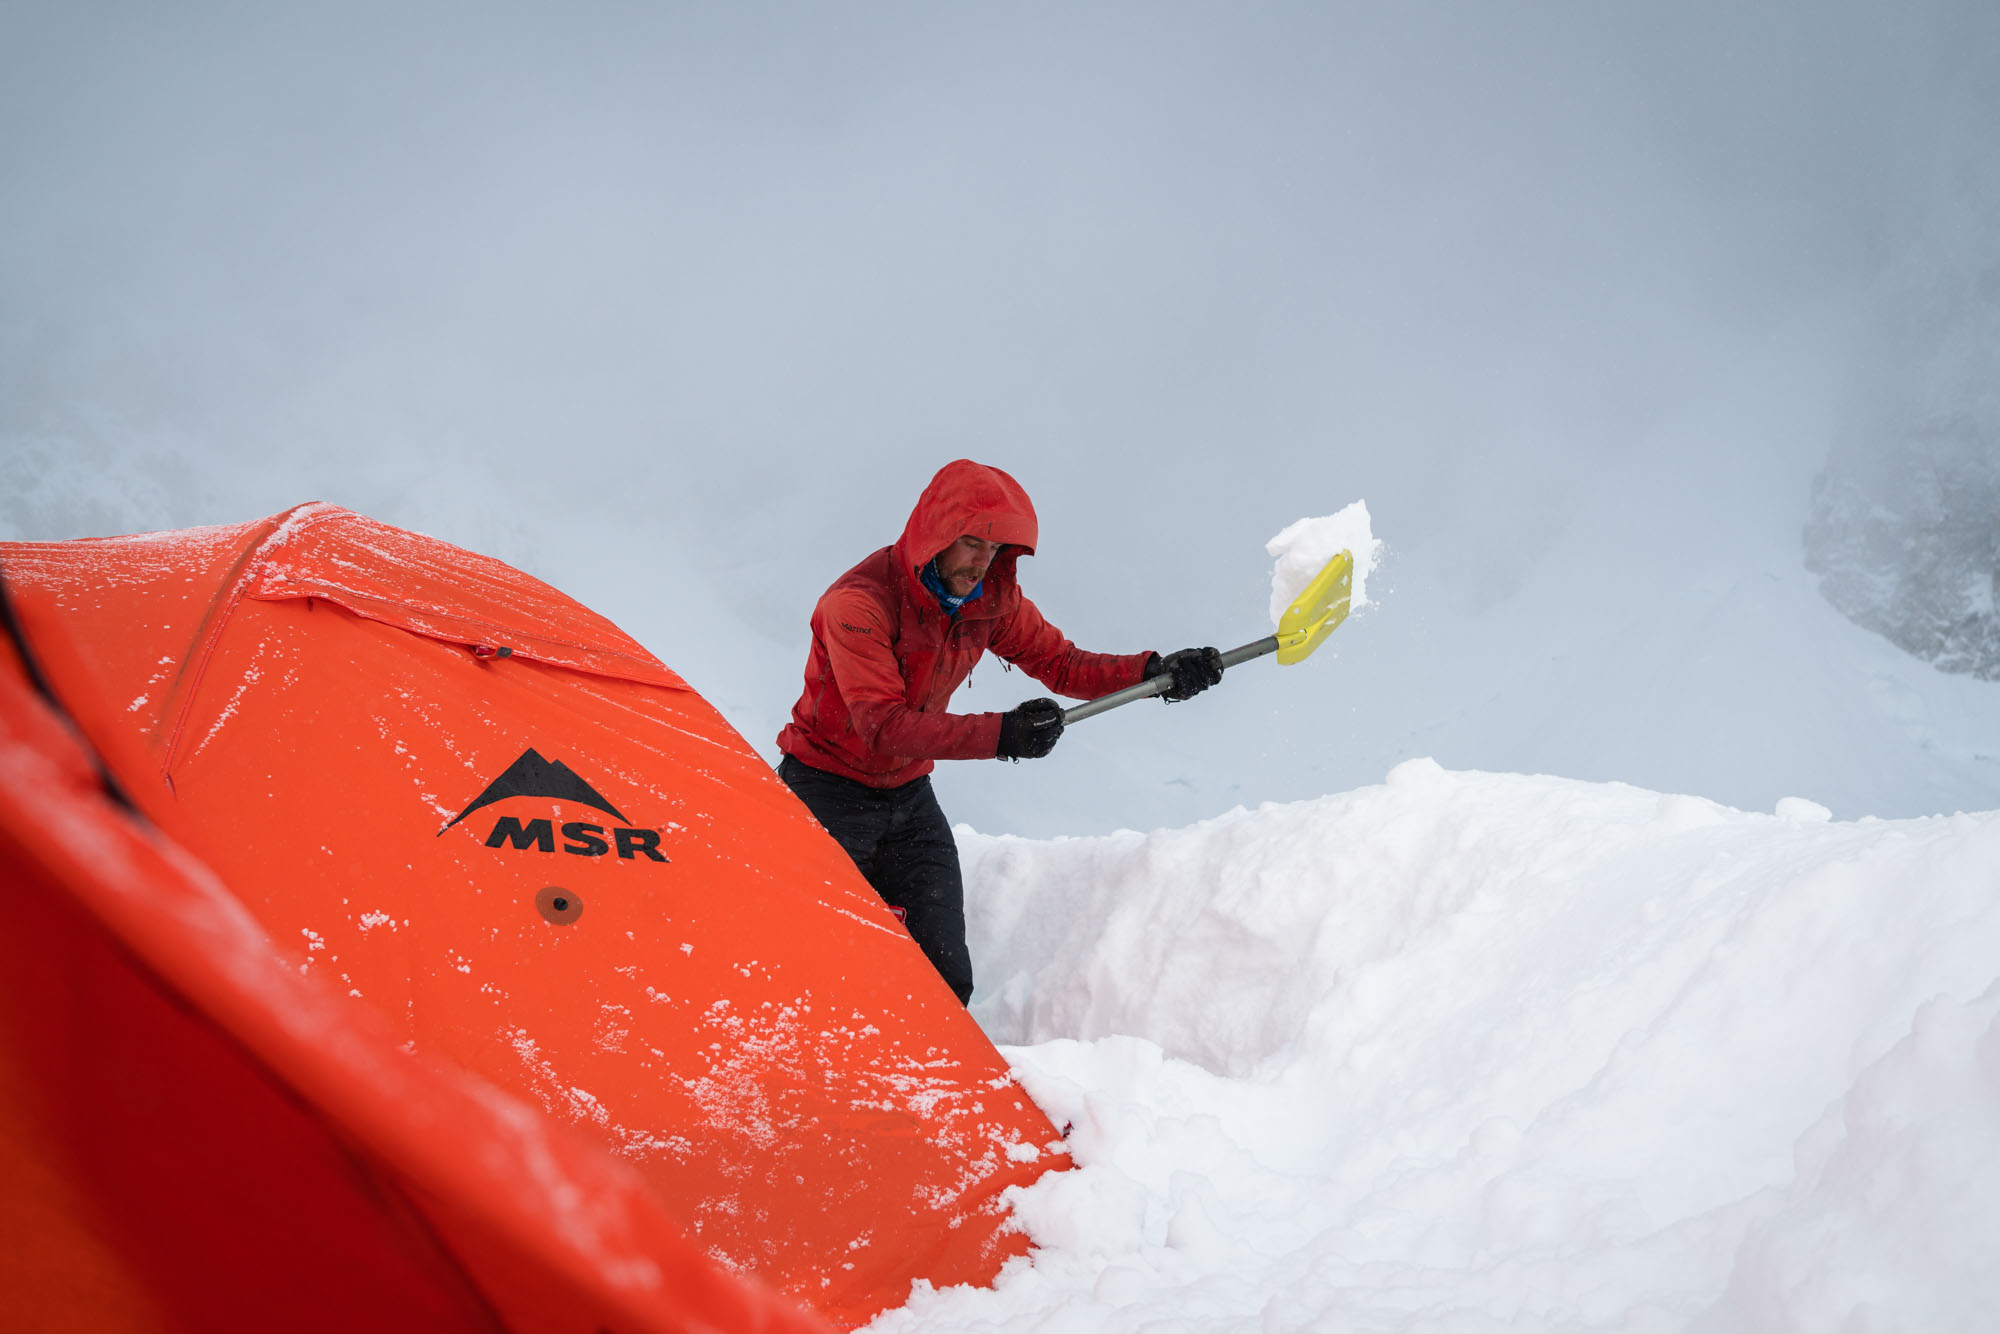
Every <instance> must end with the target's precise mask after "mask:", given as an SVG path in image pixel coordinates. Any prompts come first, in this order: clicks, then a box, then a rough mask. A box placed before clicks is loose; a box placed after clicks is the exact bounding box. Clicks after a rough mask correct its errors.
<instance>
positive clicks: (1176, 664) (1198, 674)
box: [1146, 648, 1222, 704]
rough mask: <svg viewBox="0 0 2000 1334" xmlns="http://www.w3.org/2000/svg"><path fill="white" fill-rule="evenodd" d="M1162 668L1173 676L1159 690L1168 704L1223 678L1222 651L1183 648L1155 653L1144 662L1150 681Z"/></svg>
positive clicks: (1198, 691) (1192, 696)
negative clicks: (1166, 685) (1169, 684)
mask: <svg viewBox="0 0 2000 1334" xmlns="http://www.w3.org/2000/svg"><path fill="white" fill-rule="evenodd" d="M1162 672H1166V673H1168V674H1169V675H1171V676H1172V677H1173V678H1174V683H1173V685H1172V687H1170V688H1169V689H1167V690H1166V691H1164V692H1162V698H1164V699H1165V700H1166V701H1167V703H1169V704H1178V703H1180V702H1181V701H1182V700H1184V699H1193V698H1194V697H1195V696H1196V695H1199V694H1200V693H1201V692H1202V691H1204V690H1206V689H1208V688H1209V687H1210V686H1212V685H1215V684H1216V683H1218V682H1219V681H1221V680H1222V654H1221V653H1220V652H1219V651H1218V650H1216V649H1212V648H1184V649H1181V650H1180V651H1179V652H1176V653H1169V654H1168V655H1167V656H1166V657H1164V658H1162V657H1160V656H1159V655H1158V654H1154V655H1153V660H1152V661H1151V662H1149V663H1147V664H1146V679H1147V680H1148V681H1150V680H1152V679H1153V678H1154V677H1156V676H1158V675H1160V673H1162Z"/></svg>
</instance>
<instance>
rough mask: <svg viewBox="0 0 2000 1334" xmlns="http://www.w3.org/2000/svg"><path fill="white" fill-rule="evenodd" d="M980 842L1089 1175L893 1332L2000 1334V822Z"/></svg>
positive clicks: (1272, 810) (1413, 807) (1577, 806)
mask: <svg viewBox="0 0 2000 1334" xmlns="http://www.w3.org/2000/svg"><path fill="white" fill-rule="evenodd" d="M959 838H960V843H961V847H962V849H963V851H964V853H965V860H966V869H967V881H968V903H969V910H970V914H971V930H972V946H973V954H974V958H975V961H976V962H977V965H978V968H979V971H980V989H979V992H978V994H977V995H976V997H975V999H974V1003H973V1013H974V1014H975V1016H976V1017H977V1018H978V1019H979V1020H980V1022H981V1023H982V1024H983V1025H984V1026H985V1027H986V1029H987V1031H988V1032H989V1033H991V1034H992V1035H993V1036H994V1037H995V1038H996V1039H997V1040H998V1041H1000V1042H1002V1043H1003V1044H1008V1045H1007V1047H1006V1050H1007V1052H1008V1055H1009V1058H1010V1060H1011V1061H1012V1062H1013V1064H1014V1065H1015V1066H1016V1067H1017V1069H1018V1070H1019V1072H1020V1075H1021V1077H1022V1078H1023V1080H1024V1081H1025V1083H1026V1084H1027V1086H1028V1088H1029V1089H1030V1091H1031V1092H1032V1093H1033V1094H1034V1095H1035V1097H1036V1098H1037V1100H1038V1101H1040V1102H1041V1104H1042V1105H1043V1107H1044V1108H1045V1109H1046V1110H1047V1111H1048V1112H1049V1113H1050V1114H1051V1116H1052V1117H1054V1118H1055V1119H1056V1121H1057V1122H1058V1123H1059V1124H1060V1123H1063V1122H1067V1123H1069V1125H1070V1127H1071V1129H1070V1143H1071V1145H1072V1147H1073V1151H1074V1154H1075V1156H1076V1158H1077V1160H1078V1162H1079V1163H1080V1164H1081V1166H1080V1167H1079V1169H1078V1170H1076V1171H1073V1172H1068V1173H1061V1174H1054V1175H1051V1176H1049V1177H1046V1178H1044V1179H1043V1181H1041V1182H1040V1183H1038V1184H1037V1185H1035V1186H1034V1187H1032V1188H1030V1189H1028V1190H1026V1191H1025V1192H1022V1193H1021V1194H1020V1195H1019V1197H1018V1201H1017V1208H1018V1212H1019V1216H1020V1217H1021V1219H1022V1220H1023V1221H1024V1223H1025V1225H1026V1227H1027V1228H1028V1230H1029V1232H1030V1233H1031V1234H1032V1235H1033V1236H1034V1238H1035V1239H1036V1241H1037V1243H1038V1245H1039V1247H1040V1249H1039V1250H1038V1251H1037V1252H1036V1253H1035V1255H1034V1257H1033V1259H1032V1261H1031V1262H1030V1261H1027V1260H1023V1261H1017V1262H1014V1263H1013V1264H1012V1265H1011V1266H1010V1268H1009V1269H1008V1271H1007V1272H1005V1273H1004V1274H1003V1275H1002V1277H1001V1279H1000V1281H999V1283H998V1284H997V1286H996V1288H995V1289H993V1290H976V1289H970V1288H960V1289H951V1290H947V1291H943V1292H937V1291H931V1290H928V1289H924V1288H921V1287H920V1289H919V1290H918V1291H917V1292H916V1293H915V1294H914V1295H913V1298H912V1300H911V1301H910V1303H909V1304H908V1305H907V1306H905V1307H904V1308H902V1309H900V1310H897V1311H893V1312H890V1313H887V1314H885V1315H883V1316H881V1317H880V1318H878V1319H877V1321H876V1322H875V1323H874V1324H873V1325H872V1326H871V1327H870V1328H871V1329H874V1330H877V1331H882V1332H883V1334H890V1332H892V1331H910V1330H918V1329H921V1330H924V1331H927V1332H931V1334H935V1332H937V1331H975V1330H978V1331H992V1330H1036V1329H1041V1330H1111V1331H1117V1330H1142V1329H1146V1330H1167V1329H1172V1330H1199V1331H1208V1330H1214V1331H1221V1330H1259V1331H1264V1330H1297V1329H1314V1330H1369V1331H1377V1330H1380V1331H1389V1330H1395V1331H1429V1330H1439V1331H1442V1330H1450V1331H1485V1330H1513V1331H1521V1330H1537V1331H1540V1330H1635V1331H1647V1330H1660V1331H1666V1330H1707V1331H1727V1330H1799V1331H1816V1330H1828V1331H1833V1330H1851V1331H1889V1330H1909V1331H1913V1332H1914V1331H1922V1332H1923V1334H1943V1332H1946V1331H1973V1330H1982V1331H1983V1330H1989V1329H1991V1328H1992V1327H1993V1324H1992V1321H1993V1317H1992V1312H1993V1311H1994V1310H1996V1309H2000V1264H1995V1263H1994V1257H1995V1256H1996V1255H2000V812H1995V813H1987V814H1980V815H1965V814H1960V815H1953V816H1948V817H1936V818H1929V819H1915V820H1900V821H1880V820H1872V819H1869V820H1862V821H1859V822H1853V823H1834V822H1831V821H1829V820H1828V819H1827V813H1826V810H1825V808H1824V807H1823V806H1819V805H1817V804H1816V803H1813V802H1811V801H1807V800H1803V799H1799V800H1792V799H1788V800H1786V801H1783V802H1781V803H1779V809H1778V810H1777V811H1776V812H1775V813H1773V814H1758V813H1746V812H1742V811H1737V810H1731V809H1729V808H1727V807H1724V806H1720V805H1717V804H1715V803H1712V802H1709V801H1706V800H1702V799H1699V798H1695V797H1686V796H1666V795H1660V794H1658V793H1654V792H1649V791H1645V790H1642V789H1639V788H1635V787H1630V786H1625V785H1622V784H1591V783H1584V782H1577V781H1572V780H1566V779H1559V778H1550V777H1527V776H1520V775H1506V774H1489V773H1476V772H1453V771H1448V770H1445V769H1443V768H1441V767H1439V766H1438V765H1437V764H1435V763H1434V762H1432V761H1430V760H1412V761H1409V762H1406V763H1404V764H1401V765H1399V766H1397V767H1396V768H1395V769H1394V770H1393V771H1392V772H1391V773H1390V774H1389V775H1388V778H1387V781H1386V782H1385V783H1383V784H1380V785H1377V786H1371V787H1366V788H1363V789H1360V790H1357V791H1353V792H1348V793H1343V794H1339V795H1334V796H1327V797H1323V798H1320V799H1317V800H1312V801H1305V802H1298V803H1292V804H1284V805H1275V804H1272V805H1265V806H1262V807H1260V808H1258V809H1256V810H1243V809H1238V810H1235V811H1232V812H1230V813H1229V814H1226V815H1223V816H1221V817H1219V818H1216V819H1212V820H1209V821H1206V822H1203V823H1201V824H1198V825H1195V826H1192V827H1189V828H1184V829H1170V830H1162V831H1159V832H1156V833H1152V834H1146V835H1141V834H1136V833H1131V832H1120V833H1117V834H1113V835H1110V836H1107V837H1100V838H1080V839H1059V840H1056V841H1053V842H1037V841H1031V840H1026V839H1021V838H1016V837H988V836H982V835H979V834H977V833H974V832H973V831H972V830H970V829H968V828H961V829H960V830H959Z"/></svg>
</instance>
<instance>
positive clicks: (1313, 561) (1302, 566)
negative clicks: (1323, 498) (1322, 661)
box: [1264, 500, 1382, 625]
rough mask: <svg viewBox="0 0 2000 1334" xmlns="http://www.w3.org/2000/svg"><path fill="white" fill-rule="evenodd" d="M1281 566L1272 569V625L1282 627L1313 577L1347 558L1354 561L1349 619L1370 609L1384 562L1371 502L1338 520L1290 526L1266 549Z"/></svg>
mask: <svg viewBox="0 0 2000 1334" xmlns="http://www.w3.org/2000/svg"><path fill="white" fill-rule="evenodd" d="M1264 550H1265V551H1267V552H1269V553H1270V556H1271V559H1272V560H1273V561H1275V562H1276V564H1274V565H1273V566H1272V567H1271V624H1273V625H1276V624H1277V623H1278V622H1279V621H1280V620H1281V619H1282V618H1283V617H1284V614H1285V608H1287V607H1289V606H1291V605H1292V602H1293V600H1294V599H1296V598H1297V597H1298V595H1299V594H1300V593H1303V592H1304V591H1305V587H1306V585H1307V584H1309V583H1311V582H1312V577H1313V576H1314V575H1316V574H1318V573H1319V572H1320V571H1321V570H1323V569H1325V568H1326V563H1327V562H1328V561H1330V560H1332V559H1333V558H1334V557H1335V556H1337V555H1339V554H1340V553H1341V552H1343V551H1346V552H1350V553H1352V555H1353V558H1354V587H1353V592H1352V595H1351V596H1350V598H1349V601H1348V604H1347V606H1348V611H1349V613H1350V614H1351V613H1353V612H1357V611H1360V610H1361V609H1362V608H1363V607H1366V606H1368V605H1369V602H1368V576H1369V574H1370V573H1372V572H1373V571H1374V569H1375V567H1376V565H1378V564H1380V563H1381V560H1382V543H1381V542H1380V541H1379V540H1377V538H1376V537H1375V534H1374V532H1373V531H1372V530H1371V527H1370V523H1369V518H1368V502H1367V501H1365V500H1357V501H1355V502H1354V503H1353V504H1352V505H1349V506H1348V507H1347V508H1345V509H1343V510H1341V511H1340V512H1339V513H1338V514H1328V515H1326V516H1324V517H1322V518H1317V519H1314V518H1305V519H1300V520H1298V521H1297V522H1295V523H1291V524H1288V525H1286V526H1285V528H1284V530H1283V531H1281V532H1280V533H1279V534H1278V535H1277V536H1276V537H1274V538H1272V539H1271V540H1270V541H1268V542H1266V543H1265V544H1264Z"/></svg>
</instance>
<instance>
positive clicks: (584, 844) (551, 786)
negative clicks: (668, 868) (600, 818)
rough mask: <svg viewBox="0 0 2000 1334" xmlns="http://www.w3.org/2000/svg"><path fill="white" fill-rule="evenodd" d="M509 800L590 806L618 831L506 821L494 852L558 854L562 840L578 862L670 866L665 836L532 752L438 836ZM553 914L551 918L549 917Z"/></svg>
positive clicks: (498, 826)
mask: <svg viewBox="0 0 2000 1334" xmlns="http://www.w3.org/2000/svg"><path fill="white" fill-rule="evenodd" d="M509 797H542V798H545V799H547V800H550V801H567V802H573V803H575V804H576V805H579V806H588V807H590V808H591V809H592V810H598V811H603V812H604V813H605V814H606V815H609V816H611V817H612V819H614V820H616V821H617V822H618V824H617V825H616V826H607V825H601V824H590V823H588V822H587V821H584V820H569V821H565V822H564V823H563V824H562V826H561V828H560V830H558V828H557V825H556V821H555V820H553V819H546V818H545V819H529V820H525V821H524V820H522V819H521V817H520V816H518V815H502V816H500V817H499V818H498V819H497V820H495V821H494V823H493V830H492V832H491V833H489V834H487V836H486V839H485V842H486V846H487V847H489V848H512V849H513V850H514V851H516V852H528V851H534V852H554V851H556V840H557V838H558V837H560V838H561V839H562V851H563V852H565V853H567V854H568V855H570V856H572V857H603V856H607V855H609V854H610V853H613V852H616V853H617V854H618V860H619V861H621V862H626V861H639V860H642V859H643V860H645V861H649V862H659V863H661V864H663V865H664V864H665V863H666V861H667V860H668V859H667V857H666V855H665V854H664V853H662V852H661V851H660V838H661V833H660V831H659V830H657V829H637V828H632V827H631V822H630V821H629V820H627V819H626V818H625V812H623V811H621V810H619V809H618V808H617V807H616V806H613V805H612V804H611V803H610V802H608V801H606V800H605V799H604V794H603V793H601V792H599V791H598V790H597V789H596V788H594V787H592V786H591V785H590V784H588V783H586V782H584V781H583V780H582V779H581V778H578V777H577V776H576V770H574V769H572V768H570V767H569V766H568V765H567V764H564V763H563V762H562V761H561V760H551V759H545V758H543V756H542V754H541V752H539V751H537V750H535V749H534V748H532V747H530V748H529V749H527V750H524V751H522V752H521V758H520V759H518V760H515V761H514V762H513V763H512V764H510V765H508V766H507V772H505V773H503V774H501V775H500V776H499V777H498V778H496V779H494V780H493V781H492V782H490V783H488V784H487V785H486V790H485V791H484V792H481V793H480V794H479V795H478V796H476V797H474V798H473V799H472V804H471V805H470V806H467V807H466V808H465V809H464V810H462V811H460V812H459V813H458V814H457V815H454V816H452V817H451V824H448V825H446V826H445V827H444V829H440V830H438V837H439V838H443V837H444V834H445V830H447V829H450V828H451V827H452V825H455V824H457V823H458V822H459V821H461V820H463V819H464V818H465V817H466V816H468V815H470V814H472V813H473V812H474V811H476V810H479V809H481V808H482V807H486V806H491V805H492V804H493V803H494V802H496V801H505V800H507V799H508V798H509ZM546 915H547V914H546V913H545V914H544V916H546ZM549 920H550V921H558V920H560V921H562V922H569V921H571V920H574V919H573V918H569V917H561V918H556V917H551V918H550V919H549Z"/></svg>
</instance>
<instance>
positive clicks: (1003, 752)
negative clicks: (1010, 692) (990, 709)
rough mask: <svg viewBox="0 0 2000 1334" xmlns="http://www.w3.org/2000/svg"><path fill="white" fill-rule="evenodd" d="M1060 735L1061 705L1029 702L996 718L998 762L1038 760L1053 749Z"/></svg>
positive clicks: (1043, 701)
mask: <svg viewBox="0 0 2000 1334" xmlns="http://www.w3.org/2000/svg"><path fill="white" fill-rule="evenodd" d="M1062 733H1063V711H1062V705H1060V704H1058V703H1056V702H1055V701H1054V700H1052V699H1031V700H1029V701H1028V702H1027V703H1026V704H1017V705H1015V706H1014V707H1013V708H1011V709H1009V710H1008V711H1007V712H1005V713H1003V714H1001V715H1000V749H999V751H998V753H997V755H996V758H998V759H1002V760H1039V759H1040V758H1042V756H1044V755H1046V754H1048V753H1049V752H1050V751H1052V750H1054V749H1055V748H1056V742H1057V740H1059V739H1060V738H1061V737H1062Z"/></svg>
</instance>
